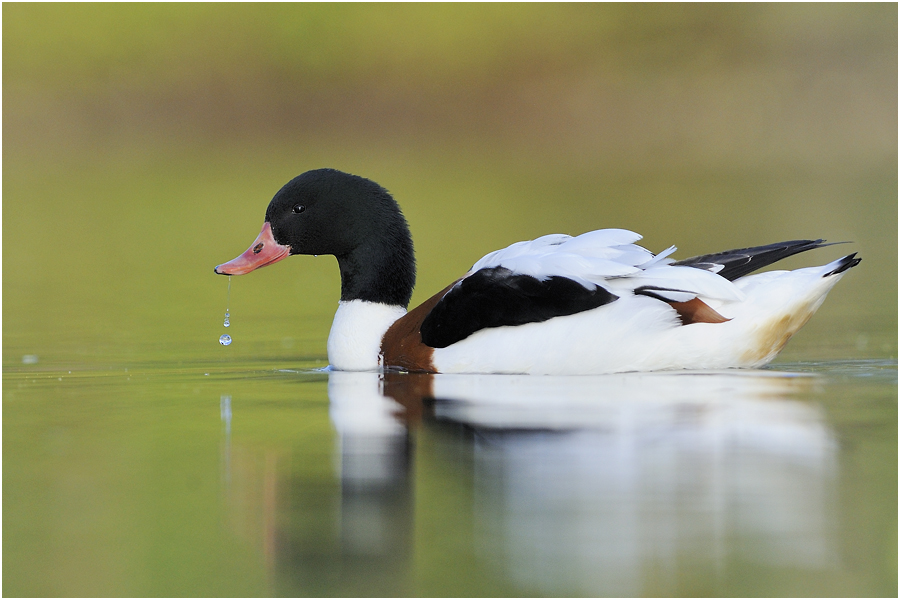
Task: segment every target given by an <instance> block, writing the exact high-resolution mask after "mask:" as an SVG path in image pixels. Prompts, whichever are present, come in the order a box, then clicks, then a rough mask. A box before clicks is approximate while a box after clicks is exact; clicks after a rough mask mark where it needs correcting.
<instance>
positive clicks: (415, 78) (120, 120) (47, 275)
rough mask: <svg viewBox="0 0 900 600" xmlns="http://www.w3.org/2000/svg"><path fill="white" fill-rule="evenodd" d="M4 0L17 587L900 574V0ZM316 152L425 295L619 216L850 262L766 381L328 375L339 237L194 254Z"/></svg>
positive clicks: (704, 589)
mask: <svg viewBox="0 0 900 600" xmlns="http://www.w3.org/2000/svg"><path fill="white" fill-rule="evenodd" d="M2 11H3V18H4V28H3V190H2V191H3V205H2V211H3V215H2V216H3V240H2V244H3V248H2V250H3V265H2V267H3V275H2V277H3V282H2V283H3V315H2V316H3V322H2V326H3V327H2V331H3V348H2V350H3V354H2V367H3V415H2V416H3V448H2V450H3V590H2V591H3V594H4V595H6V596H270V595H271V596H281V595H285V596H348V595H349V596H353V595H359V596H378V595H389V596H403V595H424V596H428V595H434V596H567V595H575V596H604V595H612V596H704V595H712V596H792V595H796V596H891V597H895V596H896V595H897V366H896V358H897V193H898V192H897V181H898V179H897V164H898V163H897V139H896V131H897V79H896V77H897V10H896V6H894V5H889V4H883V5H877V4H853V5H851V4H830V5H818V4H817V5H789V4H784V5H778V4H767V5H749V4H747V5H739V4H732V5H724V4H723V5H715V4H709V5H702V6H701V5H690V4H683V5H676V4H672V5H636V4H635V5H603V4H597V5H589V4H583V5H551V4H546V5H540V4H534V5H527V6H526V5H499V4H498V5H466V4H454V5H375V4H373V5H364V6H357V5H351V4H346V5H345V4H341V5H331V4H279V5H277V6H276V5H250V4H247V5H228V6H225V5H189V4H163V3H160V4H141V5H129V4H64V5H61V4H53V3H42V4H28V3H6V4H4V5H3V7H2ZM320 167H334V168H338V169H341V170H344V171H348V172H352V173H356V174H359V175H362V176H366V177H369V178H371V179H373V180H375V181H377V182H378V183H380V184H382V185H383V186H385V187H386V188H387V189H388V190H390V191H391V192H392V193H393V194H394V195H395V197H396V198H397V200H398V202H399V203H400V205H401V207H402V208H403V210H404V213H405V215H406V217H407V219H408V221H409V224H410V229H411V231H412V234H413V237H414V240H415V244H416V253H417V261H418V281H417V287H416V291H415V294H414V296H413V300H412V304H413V305H416V304H418V303H420V302H422V301H423V300H425V299H427V298H428V297H430V296H431V295H432V294H434V293H436V292H437V291H439V290H441V289H443V288H444V287H445V286H446V285H447V283H448V282H450V281H453V280H454V279H456V278H457V277H459V276H460V275H461V274H462V273H465V271H466V270H467V269H468V268H469V267H470V266H471V265H472V264H473V263H474V262H475V261H476V260H478V259H479V258H480V257H481V256H483V255H484V254H486V253H487V252H490V251H493V250H496V249H498V248H501V247H505V246H507V245H509V244H511V243H513V242H516V241H519V240H523V239H533V238H535V237H537V236H540V235H544V234H547V233H555V232H559V233H569V234H578V233H582V232H585V231H589V230H592V229H597V228H603V227H622V228H629V229H633V230H635V231H637V232H639V233H642V234H643V235H644V239H643V240H642V242H641V243H642V244H644V245H645V246H646V247H647V248H649V249H650V250H653V251H655V252H658V251H661V250H663V249H665V248H667V247H669V246H670V245H672V244H674V245H676V246H678V248H679V249H678V252H677V253H676V254H675V255H674V256H675V257H676V258H685V257H688V256H693V255H697V254H703V253H709V252H715V251H720V250H724V249H728V248H739V247H747V246H752V245H758V244H766V243H772V242H775V241H779V240H791V239H806V238H812V239H815V238H819V237H822V238H827V239H828V240H829V241H848V242H851V243H849V244H847V245H843V246H833V247H827V248H823V249H820V250H816V251H814V252H810V253H805V254H803V255H800V256H796V257H792V258H790V259H788V260H786V261H784V263H782V265H783V267H784V268H798V267H802V266H807V265H813V264H825V263H827V262H829V261H831V260H834V259H836V258H838V257H840V256H842V255H845V254H849V253H851V252H858V253H859V255H860V256H861V257H862V259H863V260H862V263H861V264H860V265H859V266H858V267H856V268H854V269H852V270H851V271H849V272H848V273H847V274H846V276H845V277H844V279H843V280H842V281H840V282H839V284H838V285H837V286H836V287H835V288H834V289H833V290H832V292H831V293H830V295H829V297H828V299H827V300H826V301H825V303H824V305H823V306H822V308H821V309H820V310H819V312H818V313H817V314H816V315H815V316H814V317H813V318H812V320H811V321H810V322H809V323H808V324H807V325H806V326H805V327H804V328H803V330H801V331H800V332H799V333H798V334H797V335H796V336H795V337H794V338H793V339H792V340H791V341H790V343H789V344H788V346H787V347H786V348H785V350H784V352H783V353H782V355H781V356H780V357H779V358H778V359H777V361H776V362H775V363H774V364H773V365H771V366H770V367H769V368H768V369H766V370H764V371H762V372H749V373H717V374H703V375H697V374H680V375H629V376H611V377H599V378H525V379H522V378H515V377H472V378H452V377H437V378H435V379H433V380H427V379H426V378H421V377H402V376H398V377H391V378H388V379H387V380H384V381H380V380H379V379H378V377H377V376H376V375H372V374H368V375H359V376H351V375H347V374H340V373H328V372H327V371H323V370H322V369H323V368H325V367H326V366H327V357H326V354H325V342H326V338H327V335H328V329H329V326H330V322H331V318H332V316H333V315H334V311H335V308H336V304H337V301H338V297H339V289H340V282H339V279H338V271H337V265H336V262H335V260H334V258H333V257H328V256H320V257H293V258H291V259H290V260H286V261H283V262H281V263H279V264H278V265H274V266H272V267H270V268H266V269H261V270H259V271H257V272H254V273H252V274H250V275H248V276H243V277H236V278H234V279H233V281H232V286H231V295H230V301H229V299H228V293H227V286H228V284H227V280H226V278H224V277H221V276H216V275H214V274H213V271H212V269H213V267H214V266H215V265H217V264H220V263H222V262H223V261H226V260H229V259H231V258H233V257H235V256H237V255H238V254H239V253H241V252H243V251H244V250H245V249H246V248H247V247H248V245H249V244H250V243H251V242H252V240H253V239H254V237H255V236H256V235H257V233H258V232H259V230H260V227H261V225H262V220H263V216H264V212H265V207H266V205H267V203H268V201H269V200H270V199H271V197H272V195H273V194H274V193H275V192H276V191H277V190H278V189H279V188H280V186H281V185H283V184H284V183H285V182H286V181H288V180H289V179H291V178H292V177H294V176H296V175H298V174H299V173H301V172H303V171H305V170H308V169H312V168H320ZM226 307H227V308H229V309H230V321H231V325H230V327H229V328H227V329H225V328H224V327H223V314H224V310H225V309H226ZM226 332H227V333H228V335H230V336H231V337H232V338H233V343H232V344H230V345H229V346H222V345H220V344H219V342H218V339H219V337H220V336H221V335H223V334H224V333H226ZM428 389H431V390H433V393H430V394H425V393H423V391H427V390H428ZM423 396H426V397H425V398H424V399H423ZM427 396H435V397H436V398H437V399H436V400H431V399H429V398H428V397H427Z"/></svg>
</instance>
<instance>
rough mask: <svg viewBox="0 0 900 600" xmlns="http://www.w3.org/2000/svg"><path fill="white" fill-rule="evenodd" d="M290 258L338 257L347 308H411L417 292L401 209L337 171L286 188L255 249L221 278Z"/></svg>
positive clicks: (223, 269) (226, 267)
mask: <svg viewBox="0 0 900 600" xmlns="http://www.w3.org/2000/svg"><path fill="white" fill-rule="evenodd" d="M292 254H314V255H319V254H332V255H334V256H336V257H337V259H338V264H339V265H340V268H341V299H342V300H355V299H362V300H372V301H378V302H390V303H393V304H402V305H403V306H405V305H406V304H407V303H408V302H409V296H410V295H411V294H412V287H413V285H414V284H415V259H414V257H413V247H412V238H411V237H410V234H409V227H408V225H407V223H406V219H404V218H403V214H402V213H401V212H400V208H399V206H398V205H397V203H396V201H395V200H394V199H393V198H392V197H391V195H390V194H389V193H388V191H387V190H385V189H384V188H383V187H381V186H380V185H378V184H377V183H375V182H374V181H370V180H368V179H365V178H363V177H358V176H356V175H350V174H347V173H343V172H341V171H337V170H334V169H316V170H313V171H307V172H306V173H303V174H302V175H298V176H297V177H295V178H293V179H292V180H290V181H289V182H287V183H286V184H285V185H284V187H282V188H281V189H280V190H279V191H278V193H277V194H275V197H274V198H272V201H271V202H270V203H269V207H268V208H267V209H266V219H265V223H264V224H263V227H262V230H261V231H260V233H259V235H258V236H257V237H256V239H255V240H254V241H253V243H252V244H251V245H250V247H249V248H248V249H247V250H246V251H245V252H244V253H243V254H241V255H240V256H238V257H237V258H234V259H233V260H230V261H228V262H226V263H223V264H221V265H218V266H217V267H216V268H215V272H216V273H218V274H219V275H244V274H246V273H249V272H251V271H254V270H256V269H258V268H260V267H265V266H268V265H272V264H275V263H276V262H278V261H280V260H283V259H285V258H287V257H288V256H290V255H292ZM386 288H389V289H386ZM407 288H408V289H407Z"/></svg>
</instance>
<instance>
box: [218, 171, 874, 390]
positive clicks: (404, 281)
mask: <svg viewBox="0 0 900 600" xmlns="http://www.w3.org/2000/svg"><path fill="white" fill-rule="evenodd" d="M639 239H641V236H640V235H638V234H637V233H634V232H632V231H627V230H624V229H600V230H597V231H591V232H588V233H584V234H581V235H579V236H575V237H572V236H569V235H563V234H552V235H545V236H543V237H540V238H537V239H535V240H531V241H525V242H518V243H515V244H512V245H511V246H509V247H508V248H504V249H502V250H497V251H496V252H492V253H490V254H488V255H487V256H484V257H483V258H481V259H480V260H478V261H477V262H476V263H475V264H474V266H473V267H472V268H471V269H470V270H469V272H468V273H466V274H465V275H463V276H462V277H461V278H459V279H458V280H456V281H454V282H453V283H451V284H450V285H448V286H447V287H446V288H444V289H443V290H441V291H440V292H438V293H437V294H435V295H434V296H432V297H431V298H429V299H428V300H426V301H425V302H424V303H423V304H422V305H420V306H419V307H417V308H415V309H413V310H411V311H409V312H407V305H408V304H409V300H410V297H411V296H412V292H413V287H414V285H415V279H416V265H415V257H414V254H413V243H412V237H411V236H410V233H409V226H408V225H407V222H406V219H405V218H404V217H403V213H402V212H401V211H400V207H399V206H398V204H397V202H396V201H395V200H394V198H393V197H392V196H391V195H390V194H389V193H388V191H387V190H385V189H384V188H383V187H381V186H380V185H378V184H377V183H375V182H373V181H370V180H368V179H365V178H363V177H358V176H355V175H350V174H347V173H343V172H341V171H337V170H334V169H317V170H313V171H307V172H306V173H303V174H302V175H299V176H297V177H295V178H294V179H292V180H291V181H289V182H288V183H287V184H285V185H284V187H282V188H281V190H279V191H278V193H277V194H275V197H274V198H272V201H271V202H270V203H269V206H268V208H267V210H266V217H265V222H264V224H263V227H262V230H261V231H260V233H259V236H257V238H256V239H255V240H254V241H253V244H252V245H251V246H250V248H248V249H247V251H246V252H244V253H243V254H241V255H240V256H238V257H237V258H235V259H233V260H231V261H229V262H226V263H224V264H221V265H218V266H217V267H216V268H215V272H216V273H218V274H221V275H243V274H245V273H249V272H251V271H253V270H255V269H258V268H260V267H264V266H268V265H272V264H275V263H276V262H278V261H280V260H283V259H285V258H287V257H288V256H291V255H294V254H315V255H318V254H333V255H334V256H335V257H336V258H337V261H338V266H339V268H340V273H341V299H340V302H339V304H338V309H337V312H336V313H335V316H334V322H333V323H332V326H331V332H330V334H329V336H328V343H327V349H328V360H329V362H330V364H331V368H333V369H336V370H342V371H366V370H378V369H388V370H402V371H412V372H430V373H533V374H600V373H615V372H625V371H654V370H666V369H722V368H732V367H759V366H762V365H765V364H766V363H768V362H769V361H771V360H772V359H773V358H774V357H775V356H776V355H777V354H778V352H779V351H780V350H781V349H782V348H783V347H784V345H785V344H786V343H787V341H788V339H790V337H791V336H792V335H793V334H794V333H796V332H797V330H798V329H800V327H802V326H803V325H804V324H805V323H806V321H807V320H808V319H809V318H810V317H811V316H812V314H813V313H814V312H815V311H816V309H818V308H819V306H820V305H821V304H822V301H823V300H824V299H825V296H826V294H827V293H828V291H829V290H830V289H831V288H832V287H833V286H834V284H835V283H837V281H838V280H839V279H841V277H842V276H843V274H844V273H845V272H846V271H847V270H848V269H850V268H851V267H854V266H856V265H857V264H859V262H860V260H861V259H859V258H856V254H855V253H854V254H850V255H848V256H844V257H842V258H839V259H838V260H836V261H834V262H831V263H828V264H827V265H823V266H820V267H810V268H804V269H797V270H794V271H769V272H765V273H759V274H754V275H750V273H751V272H753V271H756V270H757V269H760V268H762V267H765V266H768V265H770V264H772V263H774V262H776V261H779V260H781V259H783V258H786V257H788V256H792V255H794V254H797V253H799V252H805V251H807V250H812V249H814V248H820V247H822V246H826V245H829V244H825V243H824V240H821V239H819V240H794V241H788V242H782V243H778V244H768V245H765V246H758V247H753V248H742V249H739V250H727V251H724V252H717V253H715V254H707V255H703V256H695V257H693V258H687V259H684V260H680V261H675V260H674V259H672V258H669V256H670V255H671V254H672V253H673V252H674V251H675V247H674V246H673V247H671V248H668V249H667V250H664V251H663V252H661V253H659V254H656V255H654V254H653V253H651V252H650V251H649V250H646V249H645V248H642V247H641V246H638V245H636V244H635V242H637V241H638V240H639Z"/></svg>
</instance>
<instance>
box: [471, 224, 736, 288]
mask: <svg viewBox="0 0 900 600" xmlns="http://www.w3.org/2000/svg"><path fill="white" fill-rule="evenodd" d="M639 239H641V236H640V235H639V234H637V233H635V232H633V231H628V230H627V229H599V230H597V231H590V232H588V233H584V234H582V235H579V236H577V237H572V236H568V235H565V234H551V235H545V236H543V237H539V238H537V239H536V240H531V241H526V242H516V243H515V244H512V245H511V246H508V247H506V248H503V249H502V250H497V251H495V252H491V253H490V254H487V255H485V256H484V257H483V258H482V259H481V260H479V261H478V262H476V263H475V265H474V266H473V267H472V269H471V270H470V271H469V273H468V274H467V275H471V274H472V273H475V272H476V271H478V270H481V269H485V268H492V267H504V268H506V269H509V270H510V271H512V272H514V273H518V274H522V275H530V276H531V277H535V278H537V279H540V280H545V279H547V278H549V277H554V276H557V277H566V278H568V279H572V280H573V281H576V282H578V283H579V284H581V285H582V286H584V287H585V288H588V289H593V288H594V287H595V286H597V285H600V286H602V287H604V288H606V289H608V290H609V291H611V292H612V293H614V294H616V295H622V294H626V293H632V292H633V291H634V290H635V289H637V288H640V287H644V286H647V287H650V288H662V289H663V290H665V291H664V292H661V293H660V294H659V295H661V296H663V297H665V298H668V299H670V300H673V301H676V302H685V301H687V300H690V299H692V298H695V297H697V296H700V297H703V298H710V299H716V300H723V301H741V300H743V299H744V294H743V292H741V290H740V289H739V288H738V287H737V286H736V285H735V284H734V283H732V282H730V281H728V280H727V279H725V278H724V277H720V276H718V275H716V274H715V273H713V272H710V271H704V270H702V269H696V268H693V267H681V266H671V264H670V263H672V262H673V261H672V259H670V258H667V257H668V256H669V255H670V254H671V253H673V252H675V246H671V247H669V248H667V249H666V250H664V251H663V252H660V253H659V254H657V255H655V256H654V254H653V253H652V252H650V251H649V250H647V249H646V248H642V247H641V246H637V245H635V244H634V243H633V242H636V241H638V240H639Z"/></svg>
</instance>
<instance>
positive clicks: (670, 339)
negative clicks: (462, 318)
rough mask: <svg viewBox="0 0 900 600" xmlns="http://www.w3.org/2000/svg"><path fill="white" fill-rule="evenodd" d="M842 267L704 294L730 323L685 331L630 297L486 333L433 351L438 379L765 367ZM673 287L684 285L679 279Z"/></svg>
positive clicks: (654, 306) (742, 282)
mask: <svg viewBox="0 0 900 600" xmlns="http://www.w3.org/2000/svg"><path fill="white" fill-rule="evenodd" d="M837 262H838V261H835V262H834V263H831V264H829V265H825V266H821V267H810V268H806V269H798V270H796V271H774V272H768V273H761V274H758V275H750V276H747V277H743V278H741V279H738V280H737V281H736V282H735V284H734V288H735V291H736V292H737V293H736V294H733V295H731V298H730V299H727V300H726V299H724V298H722V296H723V294H721V290H716V292H718V293H716V296H718V298H715V299H714V298H705V297H704V296H703V295H700V296H699V297H700V298H701V300H704V301H707V303H709V304H711V305H714V307H715V309H716V310H717V311H718V312H719V313H720V314H722V316H724V317H726V318H729V319H731V320H730V321H728V322H725V323H694V324H692V325H687V326H683V325H682V324H681V322H680V320H679V318H678V316H677V314H676V312H675V310H674V309H673V308H672V307H670V306H669V305H668V304H666V303H664V302H660V301H659V300H655V299H653V298H648V297H645V296H633V295H629V294H627V293H625V294H623V295H622V296H621V297H620V298H619V299H618V300H616V301H614V302H612V303H610V304H607V305H604V306H601V307H599V308H595V309H593V310H589V311H585V312H581V313H577V314H574V315H568V316H564V317H556V318H553V319H550V320H548V321H544V322H542V323H528V324H526V325H520V326H516V327H495V328H490V329H483V330H481V331H478V332H476V333H474V334H472V335H471V336H469V337H468V338H466V339H464V340H462V341H459V342H457V343H455V344H453V345H451V346H449V347H447V348H438V349H436V350H435V352H434V359H433V360H434V366H435V368H436V369H437V370H438V371H439V372H441V373H530V374H548V375H576V374H577V375H590V374H601V373H616V372H625V371H656V370H666V369H724V368H733V367H760V366H762V365H765V364H766V363H768V362H769V361H771V360H772V359H773V358H775V356H776V355H777V354H778V352H779V351H780V350H781V349H782V348H783V347H784V344H785V343H787V341H788V339H790V337H791V336H792V335H793V334H794V333H796V331H797V330H798V329H800V327H802V326H803V325H804V324H805V323H806V321H807V320H808V319H809V318H810V317H811V316H812V315H813V313H814V312H815V311H816V309H818V308H819V306H820V305H821V304H822V302H823V301H824V300H825V296H826V295H827V293H828V291H829V290H830V289H831V288H832V287H833V286H834V284H835V283H837V282H838V280H840V278H841V277H842V275H843V274H838V275H832V276H828V277H823V275H824V274H825V273H828V272H830V271H831V270H833V269H834V268H835V266H836V265H837ZM685 269H688V268H673V271H683V270H685ZM653 270H655V269H653ZM660 270H662V269H660ZM691 270H693V271H696V272H697V273H706V272H705V271H700V270H698V269H691ZM707 274H708V275H712V274H711V273H707ZM713 277H716V276H713ZM688 279H692V278H690V277H689V278H688ZM720 279H721V278H720ZM722 281H725V280H724V279H723V280H722ZM684 283H688V282H684ZM669 284H670V285H672V287H680V286H678V285H677V283H676V281H674V280H673V281H670V282H669ZM685 287H689V286H687V285H686V286H685ZM682 289H683V288H682ZM616 291H617V292H619V293H623V292H624V290H621V289H620V290H616Z"/></svg>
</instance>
